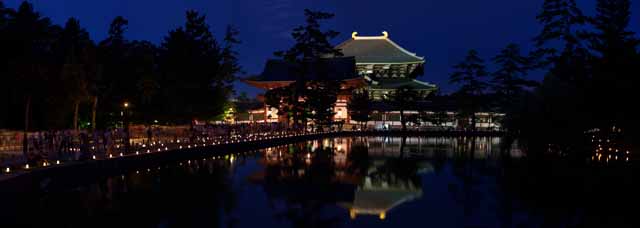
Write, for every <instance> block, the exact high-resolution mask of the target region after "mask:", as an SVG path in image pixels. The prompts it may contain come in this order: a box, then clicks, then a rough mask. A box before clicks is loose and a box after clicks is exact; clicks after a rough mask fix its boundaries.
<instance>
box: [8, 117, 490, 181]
mask: <svg viewBox="0 0 640 228" xmlns="http://www.w3.org/2000/svg"><path fill="white" fill-rule="evenodd" d="M341 131H343V130H342V129H340V130H335V129H333V130H331V131H327V132H311V131H304V130H301V129H299V128H288V127H285V126H283V125H280V124H251V125H249V124H240V125H219V126H213V127H210V128H201V129H199V130H188V129H187V128H164V129H162V130H160V129H155V130H151V131H149V130H147V131H146V132H144V131H140V130H139V129H138V130H135V129H133V130H132V129H130V134H131V137H127V132H125V131H124V130H123V129H115V130H109V131H93V132H89V131H78V132H75V131H70V130H67V131H48V132H32V133H29V134H28V135H27V148H28V149H27V150H26V154H25V150H23V148H24V147H23V144H24V141H23V140H22V139H23V137H22V133H21V132H15V133H14V134H13V135H10V134H6V132H5V133H4V134H0V139H1V141H0V142H2V144H0V168H1V169H2V171H1V173H4V174H8V173H9V174H10V173H16V172H23V171H29V170H32V169H34V168H38V167H47V166H51V165H60V164H64V163H68V162H75V161H86V160H103V159H114V158H118V157H125V156H136V155H142V154H149V153H158V152H165V151H171V150H181V149H190V148H198V147H206V146H216V145H225V144H231V143H242V142H255V141H261V140H270V139H281V138H287V137H293V136H301V135H317V134H323V133H335V132H341ZM349 131H355V132H362V133H385V132H386V133H388V132H394V130H380V129H369V130H365V131H362V130H358V129H355V128H352V129H349ZM143 132H144V133H143ZM416 132H432V131H421V130H420V129H408V131H406V132H403V133H408V134H414V133H416ZM442 132H444V133H452V134H464V133H469V132H467V131H464V130H452V129H448V130H444V131H442ZM475 132H476V133H477V132H495V131H475ZM144 134H146V135H144Z"/></svg>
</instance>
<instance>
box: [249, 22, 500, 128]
mask: <svg viewBox="0 0 640 228" xmlns="http://www.w3.org/2000/svg"><path fill="white" fill-rule="evenodd" d="M336 49H339V50H341V52H342V53H343V56H340V57H335V56H327V58H323V59H322V60H321V61H320V64H321V65H322V67H317V68H314V67H313V66H314V65H316V63H314V64H310V65H311V67H310V68H311V69H309V70H307V71H308V72H307V73H305V76H304V77H305V78H307V79H311V80H312V79H316V78H318V77H324V78H327V77H328V78H329V79H331V80H340V81H342V88H341V91H340V93H339V94H338V99H337V101H336V104H335V107H334V112H335V113H336V114H335V116H334V120H335V121H343V122H344V123H347V124H349V123H351V124H355V123H356V122H354V121H351V118H350V117H349V110H348V107H347V104H348V102H349V99H350V98H351V94H353V92H354V90H359V91H367V92H368V93H369V97H370V98H371V99H372V108H373V112H372V115H371V121H369V122H368V123H367V125H369V127H370V128H377V129H390V128H398V127H400V126H401V121H400V118H401V116H400V112H399V111H398V110H395V109H394V107H392V106H391V105H389V104H388V103H387V102H385V98H386V97H387V96H388V95H390V94H393V93H394V91H395V90H397V89H399V88H411V89H412V90H414V91H417V92H419V94H421V95H422V96H428V95H429V94H432V93H434V92H436V91H437V90H438V87H437V86H436V85H434V84H431V83H428V82H424V81H420V80H418V79H417V78H418V76H421V75H423V73H424V67H425V66H424V65H425V58H424V57H421V56H418V55H417V54H416V53H413V52H410V51H407V49H404V48H403V47H401V46H400V45H398V44H397V43H395V42H394V41H393V40H391V39H390V38H389V33H387V32H382V35H380V36H359V35H358V33H357V32H353V33H352V34H351V39H348V40H346V41H344V42H342V43H340V44H339V45H337V46H336ZM299 68H300V66H295V65H292V64H291V63H287V62H284V61H282V60H273V59H272V60H268V61H267V64H266V66H265V68H264V70H263V72H262V73H261V74H260V75H257V76H255V77H253V78H251V79H245V80H243V82H245V83H247V84H249V85H251V86H254V87H256V88H261V89H264V90H267V91H268V90H271V89H275V88H279V87H283V86H287V85H289V84H291V83H293V82H295V81H296V79H297V78H298V77H300V76H299V72H298V71H299ZM314 69H315V70H314ZM317 71H321V72H320V73H319V72H317ZM258 100H259V101H261V102H264V97H263V96H262V95H259V96H258ZM455 103H456V102H455V101H454V100H453V99H451V97H445V98H444V99H442V98H437V99H429V100H428V101H425V102H420V103H419V104H416V106H419V107H420V110H423V111H424V110H430V111H427V112H426V113H427V114H428V115H433V116H434V118H437V119H440V120H439V121H436V122H439V123H437V125H434V124H433V122H427V123H423V124H421V125H420V127H436V128H459V127H468V126H469V125H470V122H471V121H470V120H469V119H459V118H457V115H456V110H457V107H456V104H455ZM404 113H405V115H407V116H410V115H418V114H419V113H418V111H416V110H405V111H404ZM503 116H504V115H503V114H500V113H491V112H479V113H476V117H477V122H476V127H477V128H482V129H498V128H500V125H499V124H498V123H499V119H501V118H502V117H503ZM443 119H444V121H443ZM282 121H284V120H283V119H280V118H279V115H278V113H277V110H276V109H275V108H271V107H267V105H264V103H263V107H262V108H259V109H254V110H252V111H250V112H249V113H248V115H247V118H244V119H242V120H240V122H255V123H268V122H282ZM410 125H411V124H410Z"/></svg>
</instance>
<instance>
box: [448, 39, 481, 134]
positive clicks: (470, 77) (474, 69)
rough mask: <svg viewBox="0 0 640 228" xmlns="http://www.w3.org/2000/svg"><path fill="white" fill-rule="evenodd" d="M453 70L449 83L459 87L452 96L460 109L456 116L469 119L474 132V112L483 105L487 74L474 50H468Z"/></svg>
mask: <svg viewBox="0 0 640 228" xmlns="http://www.w3.org/2000/svg"><path fill="white" fill-rule="evenodd" d="M453 68H454V72H453V73H451V75H450V78H449V82H450V83H454V84H459V85H460V89H458V91H457V92H456V93H455V94H454V96H455V97H456V99H457V101H458V106H459V109H460V110H459V112H458V114H459V115H460V116H461V117H463V118H471V128H472V129H473V130H475V129H476V122H477V121H476V112H478V111H479V110H480V109H481V108H482V105H483V104H484V103H483V101H482V99H483V98H484V95H485V91H486V89H487V87H488V85H487V83H486V82H485V81H484V78H485V77H486V76H488V75H489V73H488V72H487V70H486V67H485V65H484V60H483V59H482V58H480V56H478V52H477V51H476V50H470V51H469V52H468V53H467V56H466V57H465V59H464V60H463V61H462V62H460V63H458V64H456V65H455V66H453Z"/></svg>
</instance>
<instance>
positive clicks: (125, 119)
mask: <svg viewBox="0 0 640 228" xmlns="http://www.w3.org/2000/svg"><path fill="white" fill-rule="evenodd" d="M122 107H123V108H124V111H123V115H122V119H123V120H122V125H123V126H122V127H123V128H124V140H125V141H124V152H125V153H129V118H128V116H129V102H126V101H125V102H124V103H123V104H122Z"/></svg>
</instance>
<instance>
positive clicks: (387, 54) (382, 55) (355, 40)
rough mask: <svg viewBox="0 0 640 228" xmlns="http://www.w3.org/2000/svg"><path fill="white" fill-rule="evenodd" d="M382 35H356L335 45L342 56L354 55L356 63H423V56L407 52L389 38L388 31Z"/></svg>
mask: <svg viewBox="0 0 640 228" xmlns="http://www.w3.org/2000/svg"><path fill="white" fill-rule="evenodd" d="M382 34H383V35H382V36H357V35H358V33H357V32H353V33H352V35H351V39H349V40H347V41H345V42H343V43H341V44H339V45H338V46H336V49H340V50H342V53H343V54H344V56H355V57H356V62H357V63H358V64H403V63H424V58H423V57H420V56H417V55H416V54H415V53H412V52H409V51H407V50H405V49H404V48H402V47H400V45H398V44H396V43H395V42H393V41H392V40H391V39H389V33H387V32H382Z"/></svg>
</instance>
